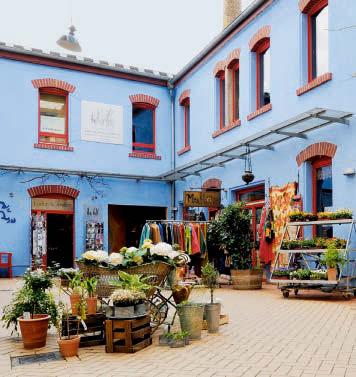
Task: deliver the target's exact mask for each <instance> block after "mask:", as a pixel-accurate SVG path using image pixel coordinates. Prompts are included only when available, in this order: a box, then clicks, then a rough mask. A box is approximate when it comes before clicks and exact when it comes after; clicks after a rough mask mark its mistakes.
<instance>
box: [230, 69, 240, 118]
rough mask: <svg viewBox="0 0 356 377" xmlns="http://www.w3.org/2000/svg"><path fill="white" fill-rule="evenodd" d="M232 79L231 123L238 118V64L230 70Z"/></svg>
mask: <svg viewBox="0 0 356 377" xmlns="http://www.w3.org/2000/svg"><path fill="white" fill-rule="evenodd" d="M231 71H232V72H231V73H232V75H231V77H232V118H233V121H235V120H238V119H239V117H240V69H239V63H238V62H237V63H235V64H234V65H233V66H232V68H231Z"/></svg>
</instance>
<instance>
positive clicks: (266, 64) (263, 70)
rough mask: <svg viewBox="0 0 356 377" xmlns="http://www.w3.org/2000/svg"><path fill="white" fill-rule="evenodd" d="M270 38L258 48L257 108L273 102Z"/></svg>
mask: <svg viewBox="0 0 356 377" xmlns="http://www.w3.org/2000/svg"><path fill="white" fill-rule="evenodd" d="M269 47H270V42H269V39H267V40H265V41H263V42H262V43H261V44H260V45H259V46H258V47H257V49H256V94H257V97H256V105H257V106H256V107H257V109H259V108H261V107H263V106H265V105H268V104H269V103H270V102H271V53H270V48H269Z"/></svg>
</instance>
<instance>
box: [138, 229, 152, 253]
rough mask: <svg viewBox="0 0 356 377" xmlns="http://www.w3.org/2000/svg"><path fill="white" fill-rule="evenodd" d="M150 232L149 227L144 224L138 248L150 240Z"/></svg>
mask: <svg viewBox="0 0 356 377" xmlns="http://www.w3.org/2000/svg"><path fill="white" fill-rule="evenodd" d="M150 232H151V228H150V226H149V225H148V224H145V225H144V226H143V228H142V231H141V237H140V247H142V245H143V243H144V242H145V240H147V239H149V238H150Z"/></svg>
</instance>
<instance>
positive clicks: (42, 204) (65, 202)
mask: <svg viewBox="0 0 356 377" xmlns="http://www.w3.org/2000/svg"><path fill="white" fill-rule="evenodd" d="M32 210H33V211H66V212H72V211H73V210H74V202H73V199H51V198H32Z"/></svg>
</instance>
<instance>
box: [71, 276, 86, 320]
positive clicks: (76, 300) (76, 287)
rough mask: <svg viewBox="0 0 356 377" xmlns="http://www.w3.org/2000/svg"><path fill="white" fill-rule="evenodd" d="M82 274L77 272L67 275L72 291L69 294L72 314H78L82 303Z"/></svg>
mask: <svg viewBox="0 0 356 377" xmlns="http://www.w3.org/2000/svg"><path fill="white" fill-rule="evenodd" d="M82 277H83V274H82V273H81V272H77V273H76V274H72V275H68V279H69V288H70V289H71V291H72V293H71V295H70V296H69V299H70V305H71V309H72V314H73V315H78V314H79V312H80V309H81V304H82V292H81V290H82V287H83V282H82Z"/></svg>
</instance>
